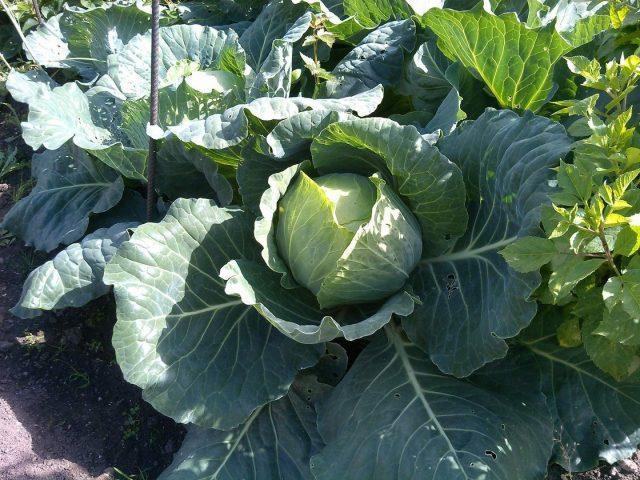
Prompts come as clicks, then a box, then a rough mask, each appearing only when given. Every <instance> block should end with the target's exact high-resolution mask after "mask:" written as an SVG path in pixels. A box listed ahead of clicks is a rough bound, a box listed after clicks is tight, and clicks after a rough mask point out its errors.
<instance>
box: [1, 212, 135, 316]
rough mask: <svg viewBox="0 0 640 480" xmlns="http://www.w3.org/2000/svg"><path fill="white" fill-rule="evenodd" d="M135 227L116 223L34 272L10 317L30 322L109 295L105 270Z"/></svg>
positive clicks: (72, 246)
mask: <svg viewBox="0 0 640 480" xmlns="http://www.w3.org/2000/svg"><path fill="white" fill-rule="evenodd" d="M135 226H136V224H135V223H116V224H115V225H113V226H111V227H109V228H100V229H98V230H96V231H95V232H93V233H91V234H89V235H87V236H86V237H84V238H83V239H82V241H81V242H78V243H73V244H71V245H69V246H68V247H67V248H65V249H64V250H62V251H61V252H60V253H58V254H57V255H56V256H55V257H54V258H53V259H52V260H49V261H48V262H46V263H44V264H43V265H41V266H39V267H38V268H36V269H35V270H33V271H32V272H31V273H30V274H29V276H28V277H27V279H26V280H25V282H24V285H23V286H22V295H21V296H20V299H19V300H18V303H17V304H16V306H15V307H13V308H12V309H11V313H13V314H14V315H16V316H18V317H21V318H31V317H35V316H38V315H40V314H41V313H42V311H43V310H59V309H62V308H67V307H81V306H82V305H85V304H87V303H88V302H89V301H91V300H93V299H95V298H98V297H100V296H102V295H104V294H106V293H107V292H108V291H109V288H110V287H108V286H107V285H105V284H104V282H103V281H102V277H103V275H104V268H105V266H106V264H107V262H108V261H109V260H111V257H113V256H114V255H115V253H116V251H117V249H118V247H119V246H120V245H121V244H122V243H123V242H125V241H127V240H128V239H129V237H130V235H129V229H130V228H133V227H135Z"/></svg>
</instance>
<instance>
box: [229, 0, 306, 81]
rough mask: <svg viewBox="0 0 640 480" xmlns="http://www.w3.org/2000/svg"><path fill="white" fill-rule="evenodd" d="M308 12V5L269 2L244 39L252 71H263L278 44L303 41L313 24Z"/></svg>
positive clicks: (287, 1) (276, 1) (282, 0)
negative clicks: (310, 23)
mask: <svg viewBox="0 0 640 480" xmlns="http://www.w3.org/2000/svg"><path fill="white" fill-rule="evenodd" d="M308 10H309V5H308V4H306V3H305V2H301V3H293V2H291V1H290V0H272V1H270V2H269V4H268V5H267V6H266V7H265V8H264V9H263V10H262V11H261V12H260V15H258V17H257V18H256V19H255V21H254V22H253V23H252V24H251V26H250V27H249V28H248V29H247V30H245V31H244V32H243V33H242V36H241V37H240V44H241V45H242V48H243V49H244V51H245V52H246V53H247V63H248V64H249V65H250V66H251V68H253V69H254V70H256V71H258V70H260V67H261V66H262V65H263V64H264V63H265V62H266V61H267V58H268V56H269V54H270V52H271V48H272V45H273V42H274V41H276V40H284V41H285V42H287V43H292V42H296V41H298V40H299V39H300V38H302V35H304V34H305V32H306V31H307V29H308V28H309V22H310V21H311V15H310V14H308V15H305V13H307V11H308Z"/></svg>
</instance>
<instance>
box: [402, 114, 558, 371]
mask: <svg viewBox="0 0 640 480" xmlns="http://www.w3.org/2000/svg"><path fill="white" fill-rule="evenodd" d="M438 146H439V148H440V151H441V152H442V153H443V154H444V155H446V157H447V158H449V159H450V160H451V161H452V162H454V163H455V164H456V165H458V166H459V167H460V169H461V170H462V173H463V176H464V179H465V185H466V191H467V199H468V203H467V209H468V211H469V227H468V228H467V231H466V233H465V234H464V236H462V237H461V238H460V239H459V240H458V241H457V242H456V244H455V245H454V246H453V247H452V248H450V249H448V250H447V251H446V252H444V253H442V254H440V255H436V256H430V255H429V252H426V253H427V255H426V256H425V258H424V259H423V261H422V262H421V263H420V265H419V266H418V268H417V269H416V272H415V274H414V277H413V281H412V285H413V288H414V291H415V293H416V294H417V295H418V296H419V297H420V298H421V299H422V304H421V305H419V306H417V307H416V309H415V311H414V313H413V315H411V317H410V318H407V319H405V320H404V321H403V326H404V328H405V329H406V331H407V333H408V334H409V337H410V338H411V339H412V340H413V341H414V342H415V343H416V344H417V345H419V346H420V347H421V348H423V349H424V350H425V351H427V352H428V354H429V356H430V358H431V360H432V361H433V362H434V363H435V364H436V365H437V366H438V367H439V368H440V369H441V370H442V371H444V372H446V373H452V374H454V375H456V376H466V375H469V374H470V373H472V372H473V371H474V370H476V369H478V368H480V367H481V366H482V365H484V364H485V363H488V362H490V361H492V360H495V359H498V358H501V357H503V356H504V355H505V354H506V352H507V344H506V342H505V340H504V339H507V338H510V337H513V336H515V335H517V334H518V333H519V332H520V330H522V329H523V328H524V327H526V326H527V325H529V323H530V322H531V320H532V319H533V317H534V316H535V314H536V310H537V306H536V303H535V301H533V300H531V299H530V298H529V297H530V296H531V294H532V293H533V291H534V290H535V289H536V288H537V287H538V285H539V284H540V275H539V274H538V273H537V272H535V273H527V274H522V273H518V272H516V271H514V270H512V269H511V268H510V267H509V266H508V265H507V263H506V262H505V260H504V259H503V258H502V257H501V256H500V254H499V253H498V252H499V251H500V250H501V249H502V248H504V247H505V246H506V245H508V244H509V243H511V242H513V241H514V240H515V239H516V238H518V237H520V236H525V235H532V234H533V235H535V234H536V233H537V232H538V230H539V222H540V207H541V205H543V204H545V203H547V202H548V198H547V195H548V193H549V191H550V187H549V184H548V182H549V181H550V180H551V179H552V175H553V171H552V168H553V167H554V166H557V165H558V164H559V160H560V159H561V158H562V157H563V156H564V155H565V154H566V153H567V151H568V149H569V146H570V140H569V138H568V137H567V135H566V133H565V130H564V128H563V127H562V126H561V125H559V124H557V123H555V122H552V121H550V120H547V119H545V118H543V117H537V116H534V115H532V114H531V113H527V114H525V115H524V116H523V117H520V116H518V115H517V114H515V113H514V112H511V111H508V110H502V111H497V110H492V109H488V110H487V111H486V112H485V113H484V114H483V115H482V116H481V117H480V118H478V119H477V120H475V121H473V122H467V123H463V124H461V125H460V126H459V127H458V128H457V129H456V130H455V131H454V132H453V133H452V134H451V135H449V136H447V137H444V138H443V139H442V140H441V141H440V142H439V143H438Z"/></svg>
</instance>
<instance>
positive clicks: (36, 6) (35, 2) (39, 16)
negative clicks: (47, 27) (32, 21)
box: [31, 0, 44, 25]
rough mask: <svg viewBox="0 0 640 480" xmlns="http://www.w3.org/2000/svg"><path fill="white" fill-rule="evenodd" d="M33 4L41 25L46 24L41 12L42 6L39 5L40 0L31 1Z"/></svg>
mask: <svg viewBox="0 0 640 480" xmlns="http://www.w3.org/2000/svg"><path fill="white" fill-rule="evenodd" d="M31 2H32V3H33V10H34V11H35V12H36V18H37V19H38V23H39V24H41V25H42V24H43V23H44V18H42V12H41V11H40V5H38V0H31Z"/></svg>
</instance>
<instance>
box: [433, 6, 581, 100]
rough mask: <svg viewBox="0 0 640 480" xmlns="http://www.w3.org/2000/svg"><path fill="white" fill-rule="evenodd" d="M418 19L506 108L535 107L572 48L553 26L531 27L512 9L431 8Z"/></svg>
mask: <svg viewBox="0 0 640 480" xmlns="http://www.w3.org/2000/svg"><path fill="white" fill-rule="evenodd" d="M422 21H423V23H424V25H425V26H427V27H429V28H430V29H432V30H433V31H434V32H435V34H436V35H437V36H438V47H439V48H440V49H441V50H442V51H443V52H444V53H445V54H446V55H447V56H448V57H449V58H451V59H452V60H457V61H459V62H460V63H462V65H464V66H465V67H466V68H468V69H471V70H472V72H474V74H476V75H477V76H478V77H479V78H481V79H482V80H483V81H484V82H485V84H486V85H487V87H488V88H489V90H491V93H492V94H493V95H494V96H495V97H496V99H497V100H498V102H499V103H500V105H501V106H503V107H507V108H513V109H518V110H532V111H536V110H538V109H539V108H540V107H541V106H542V105H543V104H544V103H545V102H546V101H547V100H548V99H549V97H550V95H551V94H552V93H553V91H554V85H553V79H552V76H553V68H554V65H555V63H556V62H557V61H558V60H559V59H560V57H562V55H564V54H565V53H567V52H568V51H569V50H571V46H570V45H569V44H568V43H567V42H566V41H565V40H564V39H563V38H562V37H561V36H560V35H559V34H558V33H557V32H556V31H554V30H553V29H550V28H546V29H537V30H530V29H528V28H527V27H526V26H525V25H524V24H522V23H520V22H519V21H518V18H517V17H516V16H515V15H514V14H506V15H501V16H495V15H492V14H490V13H487V12H485V11H484V10H482V9H478V8H476V9H475V10H473V11H467V12H457V11H454V10H449V9H442V10H437V9H433V10H431V11H429V12H428V13H427V14H425V15H424V17H422Z"/></svg>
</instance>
